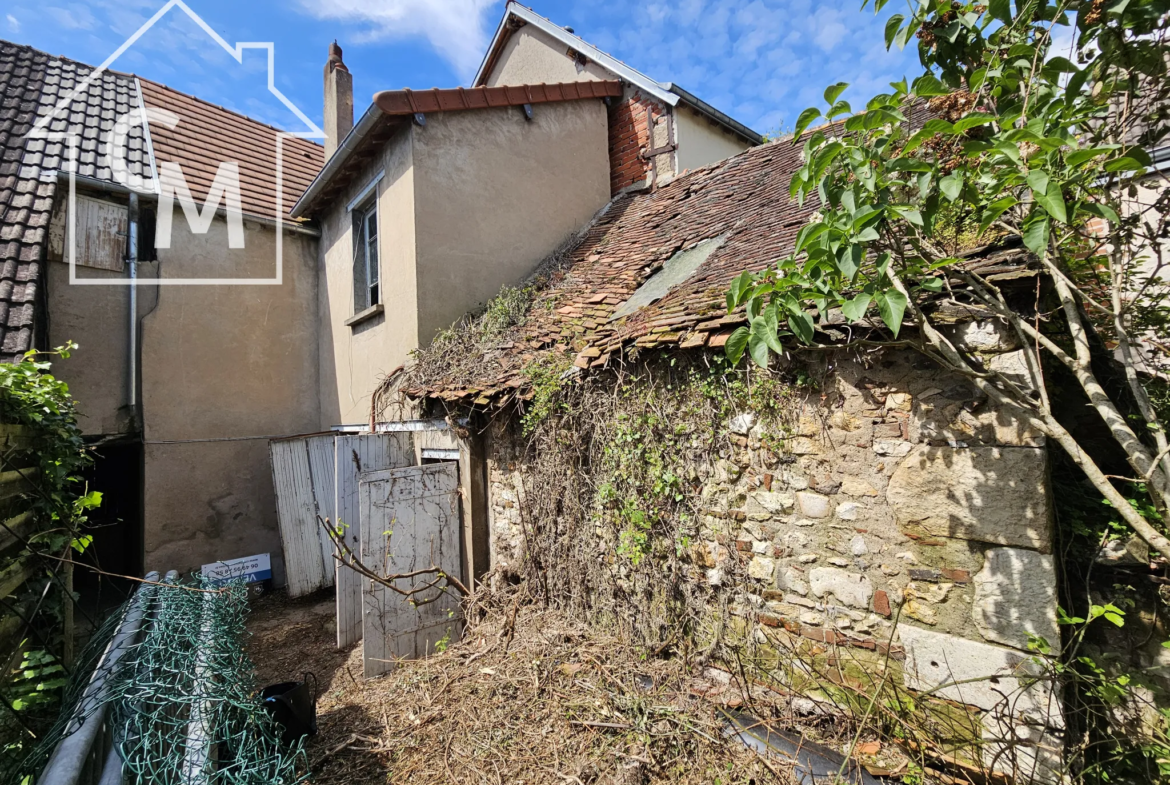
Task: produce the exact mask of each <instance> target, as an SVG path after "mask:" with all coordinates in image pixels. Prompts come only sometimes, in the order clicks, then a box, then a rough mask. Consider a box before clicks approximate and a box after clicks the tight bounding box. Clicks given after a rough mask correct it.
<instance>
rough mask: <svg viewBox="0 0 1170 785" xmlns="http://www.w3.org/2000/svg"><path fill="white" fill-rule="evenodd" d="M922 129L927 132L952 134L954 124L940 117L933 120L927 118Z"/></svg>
mask: <svg viewBox="0 0 1170 785" xmlns="http://www.w3.org/2000/svg"><path fill="white" fill-rule="evenodd" d="M922 130H923V131H925V132H926V133H928V134H953V133H954V132H955V126H953V125H951V124H950V123H948V122H947V121H946V120H943V119H942V118H941V117H936V118H934V119H933V120H927V121H926V123H925V124H923V126H922Z"/></svg>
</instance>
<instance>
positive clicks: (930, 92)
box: [727, 0, 1170, 782]
mask: <svg viewBox="0 0 1170 785" xmlns="http://www.w3.org/2000/svg"><path fill="white" fill-rule="evenodd" d="M885 4H886V2H885V0H875V2H874V6H875V8H876V9H877V10H880V9H881V8H882V7H883V6H884V5H885ZM862 5H863V7H864V6H865V5H868V0H866V1H865V2H863V4H862ZM1168 14H1170V3H1168V2H1165V0H1122V1H1121V2H1114V1H1112V0H1058V1H1057V2H1050V1H1049V0H1017V2H1014V3H1013V2H1010V0H992V2H952V1H951V0H926V1H925V2H922V3H916V4H910V6H909V8H908V10H907V12H906V13H905V14H901V13H899V14H894V15H892V16H891V17H890V18H889V21H888V24H887V25H886V45H887V47H891V46H894V45H896V46H899V47H905V46H906V45H907V44H909V43H910V42H912V41H914V40H915V39H917V41H918V53H919V59H920V62H921V65H922V71H921V73H920V74H919V75H917V77H916V78H913V79H903V80H901V81H899V82H895V83H893V84H891V88H892V92H889V93H885V94H880V95H876V96H873V97H872V98H870V99H868V100H867V101H866V102H865V106H864V110H865V111H854V109H853V107H852V106H851V105H850V103H849V102H848V101H846V100H842V94H843V93H844V91H845V90H846V88H847V87H848V85H846V84H844V83H841V84H836V85H832V86H830V87H828V88H827V89H826V90H825V93H824V100H825V104H826V108H823V109H822V108H810V109H808V110H806V111H805V112H804V113H802V114H801V116H800V119H799V120H798V121H797V123H796V136H795V138H794V140H793V143H794V144H796V143H800V142H802V141H803V143H804V148H803V160H804V166H803V167H802V168H801V169H800V170H799V171H798V172H797V173H796V174H795V176H794V177H793V180H792V184H791V195H792V196H793V197H794V198H797V199H799V200H801V201H802V202H803V201H804V200H808V199H811V200H816V201H817V203H818V204H819V205H820V210H819V213H818V214H817V215H816V217H815V219H814V220H813V222H810V223H809V224H808V225H807V226H805V227H804V228H803V229H802V230H801V231H800V233H799V235H798V237H797V240H796V244H795V248H794V250H793V253H792V254H791V255H790V256H789V257H788V258H785V259H782V260H780V261H779V262H778V263H777V264H776V265H775V267H773V268H772V269H769V270H766V271H764V272H763V273H761V274H758V275H752V274H748V273H745V274H744V275H742V276H740V277H739V278H738V279H736V281H735V282H734V283H733V285H732V288H731V291H730V293H729V295H728V307H729V310H735V309H737V308H740V307H743V308H746V311H747V315H748V318H749V320H750V326H749V327H745V328H741V329H740V330H739V331H738V332H737V334H736V335H735V336H734V337H733V339H732V340H730V341H728V344H727V347H728V353H729V355H730V356H731V357H732V359H735V360H738V359H739V357H740V356H742V355H744V354H748V355H749V356H750V357H751V358H752V360H754V361H755V362H756V363H759V364H760V365H767V363H768V362H769V357H770V356H771V355H773V354H778V353H782V352H783V351H784V346H783V342H784V341H789V342H794V343H801V344H809V345H815V344H818V342H819V337H818V331H819V329H820V327H821V325H822V323H823V322H824V320H825V319H826V318H827V317H828V316H829V315H830V314H832V313H834V312H839V313H841V314H843V316H844V318H845V319H846V320H847V321H849V322H850V323H853V324H857V325H858V326H859V327H860V328H861V329H863V330H867V329H868V333H867V334H866V335H865V336H864V339H863V340H864V341H866V342H869V343H877V344H882V343H885V344H893V343H900V344H902V345H909V346H912V347H914V348H916V349H917V350H918V351H920V352H921V353H922V354H924V355H926V356H928V357H930V358H931V359H933V360H934V361H936V362H937V363H938V365H939V366H940V367H941V368H943V369H945V370H947V371H950V372H954V373H959V374H962V375H964V376H967V377H968V378H970V379H971V380H972V381H973V382H974V383H975V384H976V385H977V386H978V387H979V389H980V390H981V391H982V392H984V393H985V394H987V395H988V396H989V397H990V398H991V399H992V400H993V401H994V402H995V403H996V404H997V405H999V406H1002V407H1004V408H1006V409H1008V410H1011V411H1014V412H1016V413H1017V416H1018V417H1019V418H1020V419H1021V420H1024V421H1026V422H1028V423H1029V424H1030V425H1031V426H1032V427H1033V428H1035V429H1036V430H1037V431H1039V432H1040V433H1043V434H1044V435H1045V436H1047V437H1048V440H1049V442H1050V443H1051V444H1053V445H1055V446H1056V447H1058V448H1059V449H1061V450H1062V451H1063V452H1064V453H1065V454H1066V455H1067V456H1068V460H1067V461H1066V462H1065V463H1064V466H1065V468H1066V470H1067V471H1068V472H1069V473H1070V474H1072V475H1073V476H1074V477H1083V478H1084V482H1085V483H1086V484H1087V487H1088V488H1091V491H1088V492H1086V490H1085V489H1084V488H1080V489H1079V492H1078V493H1073V494H1070V495H1069V497H1068V498H1065V499H1062V500H1061V501H1062V503H1063V504H1064V507H1065V515H1064V517H1063V523H1064V524H1065V526H1064V527H1063V528H1064V533H1065V534H1066V540H1067V541H1066V548H1067V550H1066V556H1067V557H1069V558H1067V559H1066V569H1068V570H1069V572H1070V573H1072V574H1075V575H1077V576H1078V577H1079V578H1081V579H1083V581H1084V583H1083V584H1080V586H1078V585H1077V582H1076V581H1075V580H1070V582H1069V588H1068V590H1067V591H1066V593H1065V601H1066V602H1068V603H1070V604H1073V605H1075V609H1074V610H1070V611H1068V612H1066V613H1065V614H1064V616H1063V621H1064V623H1065V627H1066V631H1067V632H1066V636H1065V640H1064V641H1063V646H1062V642H1058V641H1035V642H1034V645H1035V647H1036V648H1037V650H1039V651H1045V652H1057V651H1059V652H1060V653H1061V655H1062V656H1061V658H1060V659H1059V660H1058V662H1057V665H1056V667H1057V670H1058V675H1059V676H1061V677H1062V678H1064V679H1066V680H1067V681H1068V683H1069V684H1070V685H1071V687H1072V688H1073V689H1072V693H1073V695H1074V697H1073V700H1072V706H1073V707H1074V714H1075V715H1076V719H1077V720H1078V721H1079V722H1080V730H1081V731H1082V732H1083V733H1084V736H1083V738H1082V739H1081V740H1077V742H1076V743H1074V744H1073V745H1072V746H1071V747H1070V751H1071V752H1072V754H1073V757H1074V760H1073V761H1072V763H1073V769H1074V771H1075V772H1076V773H1077V774H1078V775H1079V776H1080V777H1081V778H1082V779H1083V780H1085V781H1091V782H1147V781H1154V780H1156V779H1159V778H1163V779H1164V778H1166V777H1167V776H1170V748H1168V746H1167V739H1168V735H1167V706H1170V697H1168V696H1167V695H1166V694H1165V691H1164V687H1165V683H1166V680H1165V677H1164V676H1159V675H1157V674H1155V673H1150V674H1149V678H1146V675H1145V674H1141V673H1139V671H1142V670H1144V669H1145V668H1144V665H1143V663H1148V662H1150V660H1151V658H1152V657H1153V656H1154V655H1153V654H1152V653H1151V651H1150V649H1151V646H1152V647H1157V646H1158V644H1159V643H1161V642H1162V641H1165V640H1166V639H1167V637H1170V630H1168V629H1167V627H1166V623H1165V607H1164V606H1165V601H1164V598H1163V597H1162V593H1163V592H1161V591H1159V592H1158V593H1157V597H1154V596H1153V594H1154V593H1153V592H1150V591H1148V590H1147V587H1149V586H1150V579H1151V577H1156V576H1150V575H1149V571H1150V559H1149V557H1148V552H1147V550H1146V549H1147V548H1148V549H1152V550H1153V551H1154V556H1155V560H1156V561H1157V563H1159V564H1161V565H1162V566H1163V568H1164V567H1165V565H1166V560H1167V559H1170V538H1168V537H1167V528H1166V524H1167V521H1166V515H1167V510H1168V509H1170V441H1168V437H1167V434H1166V428H1165V417H1164V413H1163V412H1162V411H1160V408H1161V407H1160V406H1159V403H1160V402H1161V401H1162V400H1164V398H1165V393H1164V391H1163V390H1162V388H1161V385H1160V383H1159V384H1155V385H1153V389H1151V377H1150V375H1149V372H1150V370H1151V369H1165V368H1166V367H1167V365H1170V363H1168V360H1170V355H1168V354H1167V345H1168V343H1167V341H1166V340H1165V337H1164V336H1165V335H1166V333H1167V330H1168V329H1170V321H1168V320H1167V318H1166V317H1167V304H1168V302H1170V300H1168V298H1167V296H1166V295H1167V286H1166V281H1165V280H1164V278H1165V271H1166V269H1167V264H1168V260H1167V259H1166V258H1165V250H1166V248H1165V238H1166V236H1167V235H1168V234H1170V187H1168V184H1167V180H1166V177H1165V175H1164V174H1163V173H1161V172H1160V171H1159V170H1158V168H1157V167H1154V166H1153V161H1152V159H1151V157H1150V154H1149V151H1152V150H1154V149H1156V148H1159V147H1161V146H1162V145H1164V144H1165V140H1166V138H1167V133H1168V132H1170V126H1168V124H1167V122H1166V120H1167V115H1168V111H1170V80H1168V79H1167V67H1168V63H1170V38H1168V34H1167V18H1168ZM1064 31H1067V35H1064V34H1063V32H1064ZM1061 39H1064V40H1069V41H1070V44H1069V45H1068V46H1067V48H1065V47H1061V49H1060V51H1057V48H1056V47H1055V45H1054V41H1056V40H1061ZM822 117H823V118H826V119H828V120H830V121H832V123H833V124H831V125H827V126H823V127H821V128H817V129H815V130H813V131H812V132H811V133H809V134H807V135H805V133H804V132H805V131H806V130H807V129H808V128H809V127H810V126H811V125H812V123H813V122H815V121H816V120H818V119H819V118H822ZM988 242H1000V243H1018V244H1020V245H1022V246H1024V247H1026V248H1027V249H1028V250H1029V251H1030V252H1031V253H1032V254H1033V255H1034V258H1035V262H1036V264H1038V265H1039V267H1040V269H1041V270H1042V271H1043V272H1044V273H1045V279H1046V282H1047V283H1046V284H1045V285H1044V286H1038V287H1037V289H1036V293H1035V300H1034V303H1029V307H1026V308H1020V307H1019V304H1018V303H1013V302H1010V298H1009V297H1008V296H1005V292H1004V290H1003V289H1002V288H1001V287H1000V285H999V284H997V282H996V281H994V280H991V279H989V278H985V277H983V276H981V275H980V274H979V273H978V272H975V271H974V270H973V268H972V266H971V265H970V264H969V262H968V260H967V259H965V258H963V257H961V256H960V254H959V253H958V252H959V251H960V250H962V248H964V247H970V246H972V245H978V244H980V243H988ZM937 306H958V307H968V308H975V309H978V310H982V311H983V312H984V313H985V314H986V315H987V317H988V318H989V319H995V320H997V321H999V322H1001V323H1002V324H1004V325H1005V326H1006V327H1007V328H1008V329H1009V330H1010V332H1011V333H1012V334H1013V335H1014V337H1015V339H1016V340H1017V341H1018V344H1019V345H1021V346H1022V347H1023V349H1022V358H1023V361H1024V362H1025V363H1026V366H1027V371H1028V372H1027V376H1028V377H1030V380H1031V381H1030V382H1029V383H1025V384H1019V383H1016V382H1013V381H1011V380H1009V379H1007V378H1006V377H1005V375H1004V374H1002V373H1000V372H998V371H997V370H996V369H995V368H992V367H990V365H989V364H988V363H987V362H986V361H985V359H984V358H982V357H980V356H979V355H978V354H977V353H976V352H974V351H972V350H971V349H970V348H969V347H964V346H961V345H958V344H956V342H954V341H953V340H952V339H951V338H950V337H948V335H947V333H946V331H945V330H940V329H938V328H939V322H938V321H937V320H936V319H935V317H934V315H933V314H934V310H933V309H934V308H935V307H937ZM1070 389H1071V390H1075V391H1076V394H1077V397H1078V406H1079V411H1078V412H1077V414H1076V415H1075V416H1074V417H1073V418H1072V419H1070V418H1069V417H1068V416H1067V415H1068V412H1067V411H1063V412H1062V411H1061V409H1060V406H1059V404H1060V399H1061V398H1062V397H1063V394H1064V393H1065V392H1066V391H1068V390H1070ZM1054 401H1055V402H1056V403H1054ZM1085 412H1088V413H1089V416H1090V417H1091V418H1092V421H1091V422H1087V421H1086V420H1085V417H1084V413H1085ZM1073 420H1075V422H1076V424H1075V425H1070V423H1071V422H1073ZM1078 482H1080V481H1079V480H1074V481H1072V482H1071V484H1072V485H1076V484H1077V483H1078ZM1065 484H1070V483H1069V481H1067V480H1066V481H1065ZM1059 497H1060V494H1058V498H1059ZM1080 497H1083V498H1086V499H1087V500H1088V503H1087V504H1085V505H1082V506H1081V507H1080V508H1077V507H1076V506H1075V505H1072V506H1070V503H1069V499H1070V498H1072V499H1075V498H1080ZM1102 502H1104V504H1102ZM1135 535H1136V540H1135V539H1133V538H1134V536H1135ZM1111 542H1112V543H1113V545H1114V551H1113V552H1114V553H1116V548H1117V547H1118V546H1121V547H1123V550H1125V549H1127V548H1128V549H1129V550H1130V551H1132V552H1131V553H1130V562H1129V564H1128V567H1129V568H1130V571H1131V572H1130V575H1131V576H1132V577H1131V579H1130V580H1129V581H1122V580H1119V579H1117V578H1116V577H1115V578H1114V579H1113V581H1114V582H1113V585H1102V582H1101V581H1100V580H1097V579H1095V578H1094V577H1093V576H1094V575H1095V574H1097V573H1100V572H1102V568H1101V567H1100V566H1099V567H1097V568H1096V569H1094V567H1093V566H1092V565H1093V564H1094V561H1095V560H1097V556H1098V553H1099V552H1101V549H1102V546H1103V545H1109V544H1110V543H1111ZM1135 542H1136V543H1137V546H1140V547H1132V548H1131V547H1130V546H1132V545H1133V544H1134V543H1135ZM1135 553H1136V554H1137V555H1134V554H1135ZM1121 561H1122V562H1123V563H1124V557H1122V558H1121ZM1107 574H1110V573H1107ZM1111 574H1112V575H1114V576H1117V575H1119V573H1117V572H1115V571H1114V572H1112V573H1111ZM1120 574H1122V575H1123V574H1124V573H1120ZM1084 586H1088V587H1089V590H1088V592H1086V591H1085V590H1084V588H1083V587H1084ZM1163 588H1164V587H1163ZM1141 596H1144V598H1140V597H1141ZM1130 630H1133V631H1134V634H1133V635H1132V636H1128V632H1129V631H1130ZM1122 633H1126V635H1122ZM1119 636H1120V637H1119ZM1126 638H1128V639H1126ZM1141 638H1144V639H1145V640H1144V641H1142V640H1139V639H1141ZM1122 643H1124V644H1125V645H1124V646H1121V645H1120V644H1122ZM1119 649H1124V650H1125V655H1126V656H1125V657H1122V656H1115V655H1116V654H1120V652H1119ZM1151 670H1152V669H1151ZM1159 684H1160V685H1161V686H1159Z"/></svg>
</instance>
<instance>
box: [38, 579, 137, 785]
mask: <svg viewBox="0 0 1170 785" xmlns="http://www.w3.org/2000/svg"><path fill="white" fill-rule="evenodd" d="M146 580H148V581H157V580H158V573H157V572H152V573H150V574H149V575H147V576H146ZM154 593H155V587H154V586H153V585H151V584H143V585H142V586H141V587H139V589H138V591H137V592H136V593H135V595H134V600H133V602H132V603H131V604H130V607H129V608H128V609H127V610H126V615H125V616H124V617H123V618H122V623H121V624H120V625H119V626H118V631H117V632H116V633H114V637H113V638H111V639H110V642H109V644H107V645H106V650H105V651H104V652H102V657H101V659H100V660H99V661H98V666H97V668H95V669H94V672H93V676H91V677H90V679H89V684H88V685H87V686H86V688H85V692H84V693H83V694H82V696H81V700H79V701H78V702H77V708H76V709H74V713H73V717H72V719H70V721H69V724H68V725H67V726H66V728H65V736H64V738H63V739H62V740H61V743H60V744H58V745H57V749H55V750H53V755H52V757H51V758H49V763H48V764H47V765H46V766H45V770H44V771H43V772H41V776H40V778H39V779H37V785H76V783H77V781H78V779H79V778H80V777H81V774H82V771H83V770H84V769H85V764H86V762H87V761H88V760H89V757H90V752H91V751H92V750H93V746H94V742H95V741H96V740H97V738H98V735H99V734H100V733H101V730H102V725H103V723H104V720H105V713H106V704H105V698H106V680H107V679H108V678H109V676H110V674H111V673H113V672H114V670H115V669H116V668H117V667H118V663H119V662H120V661H121V659H122V657H123V656H124V655H125V654H126V652H127V651H129V650H130V649H131V648H132V647H133V646H134V645H135V643H136V641H137V638H138V631H139V630H140V629H141V627H142V619H143V617H144V616H145V615H146V609H147V606H148V605H149V604H150V600H151V598H152V597H153V596H154ZM114 755H115V757H116V755H117V754H116V753H114Z"/></svg>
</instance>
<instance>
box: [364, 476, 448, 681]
mask: <svg viewBox="0 0 1170 785" xmlns="http://www.w3.org/2000/svg"><path fill="white" fill-rule="evenodd" d="M359 488H360V492H359V495H360V502H361V533H360V538H361V549H362V551H361V552H362V562H363V563H364V564H365V565H366V566H367V567H369V568H371V569H373V570H375V571H377V572H378V573H379V574H380V575H387V576H393V575H402V576H408V577H403V578H401V579H398V580H396V581H395V585H396V586H397V587H398V588H399V589H400V590H403V591H413V590H420V591H418V593H417V594H414V595H413V596H410V597H405V596H403V595H401V594H399V593H397V592H395V591H392V590H391V589H388V588H386V587H385V586H383V585H381V584H380V583H378V582H376V581H372V580H369V579H363V580H362V583H363V588H362V600H363V619H362V627H363V638H364V640H363V659H364V660H365V674H366V676H377V675H379V674H382V673H386V672H387V671H390V670H393V668H394V663H395V662H396V661H397V660H400V659H412V658H417V657H422V656H425V655H426V654H428V653H431V652H433V651H435V644H436V643H438V642H440V641H443V640H447V641H454V640H457V639H458V638H459V636H460V635H461V634H462V631H463V619H462V608H461V606H460V604H459V600H460V597H459V593H458V592H457V591H456V590H455V589H453V588H449V587H446V586H445V582H444V581H443V580H442V578H441V576H440V575H439V574H438V572H439V571H441V572H443V573H447V574H450V575H454V576H459V574H460V569H461V565H462V558H461V556H462V554H461V543H462V536H461V531H460V528H461V518H460V510H459V471H458V464H456V463H453V462H449V463H448V462H445V463H436V464H429V465H425V466H412V467H410V468H406V469H392V470H389V471H379V472H367V473H364V474H362V476H361V481H360V484H359ZM432 584H433V585H432ZM428 587H429V588H428Z"/></svg>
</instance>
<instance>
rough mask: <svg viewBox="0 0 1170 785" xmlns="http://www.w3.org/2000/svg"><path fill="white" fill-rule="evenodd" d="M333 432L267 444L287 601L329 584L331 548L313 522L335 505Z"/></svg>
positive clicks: (331, 578) (323, 533) (331, 580)
mask: <svg viewBox="0 0 1170 785" xmlns="http://www.w3.org/2000/svg"><path fill="white" fill-rule="evenodd" d="M334 439H335V437H334V436H333V434H321V435H317V436H299V437H296V438H293V439H280V440H276V441H273V442H272V444H271V447H270V449H271V453H272V480H273V484H274V487H275V490H276V513H277V516H276V517H277V521H278V523H279V526H280V540H281V543H282V545H283V547H284V560H285V565H284V572H285V576H286V580H287V583H288V594H289V596H290V597H301V596H304V595H306V594H310V593H312V592H314V591H317V590H318V589H323V588H325V587H326V586H332V585H333V570H334V568H333V546H332V543H331V542H330V541H329V536H328V535H327V534H326V533H325V531H324V530H323V529H322V528H321V526H320V524H318V522H317V515H322V516H330V515H331V514H332V510H333V506H334V503H335V502H334V497H335V492H334V484H333V483H334V480H333V464H334V460H335V458H334Z"/></svg>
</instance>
